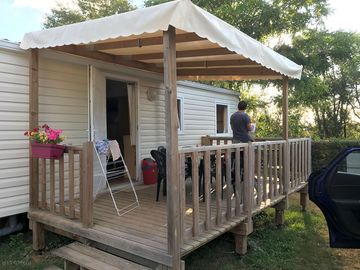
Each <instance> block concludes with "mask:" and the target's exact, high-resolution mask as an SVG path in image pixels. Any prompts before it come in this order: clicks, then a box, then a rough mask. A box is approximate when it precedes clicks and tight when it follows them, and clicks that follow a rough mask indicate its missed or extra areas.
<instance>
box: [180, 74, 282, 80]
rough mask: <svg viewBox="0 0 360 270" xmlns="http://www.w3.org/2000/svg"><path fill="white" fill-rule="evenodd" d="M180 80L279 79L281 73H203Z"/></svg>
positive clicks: (183, 77)
mask: <svg viewBox="0 0 360 270" xmlns="http://www.w3.org/2000/svg"><path fill="white" fill-rule="evenodd" d="M177 78H178V80H184V81H251V80H279V79H281V78H282V76H281V75H246V76H245V75H242V76H240V75H201V76H196V75H193V76H178V77H177Z"/></svg>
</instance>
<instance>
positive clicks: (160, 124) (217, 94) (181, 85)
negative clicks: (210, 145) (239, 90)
mask: <svg viewBox="0 0 360 270" xmlns="http://www.w3.org/2000/svg"><path fill="white" fill-rule="evenodd" d="M177 90H178V97H179V98H183V106H184V109H183V111H184V116H183V120H184V130H183V131H182V132H179V145H180V147H183V146H196V145H200V144H201V137H202V136H205V135H216V104H222V105H228V106H229V115H231V114H232V113H233V112H235V111H236V110H237V104H238V94H236V93H233V92H231V91H229V90H224V89H220V88H216V87H211V86H206V85H202V84H199V83H193V82H178V88H177ZM139 102H140V106H139V117H140V118H139V135H140V142H141V143H140V144H141V153H140V157H141V159H143V158H147V157H150V151H151V150H153V149H156V148H157V147H158V146H160V145H163V146H165V142H166V138H165V90H164V85H163V84H159V83H151V82H150V81H142V83H141V89H140V101H139ZM228 118H229V117H228ZM229 130H230V133H228V135H231V129H230V128H229Z"/></svg>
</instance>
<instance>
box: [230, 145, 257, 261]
mask: <svg viewBox="0 0 360 270" xmlns="http://www.w3.org/2000/svg"><path fill="white" fill-rule="evenodd" d="M254 170H255V150H254V146H253V145H252V143H249V144H248V146H247V147H246V148H245V151H244V214H245V215H246V216H247V218H246V219H245V221H244V222H242V223H240V224H239V225H238V226H237V227H235V228H234V229H233V230H232V232H233V233H234V236H235V252H236V253H238V254H240V255H244V254H245V253H246V252H247V237H248V235H249V234H250V233H252V232H253V222H252V208H253V203H254V177H255V172H254Z"/></svg>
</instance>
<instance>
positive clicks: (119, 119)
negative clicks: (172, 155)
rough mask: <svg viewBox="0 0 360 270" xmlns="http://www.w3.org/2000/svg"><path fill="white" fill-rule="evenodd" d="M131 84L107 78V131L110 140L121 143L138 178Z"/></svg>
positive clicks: (122, 149) (132, 173) (130, 166)
mask: <svg viewBox="0 0 360 270" xmlns="http://www.w3.org/2000/svg"><path fill="white" fill-rule="evenodd" d="M129 89H130V91H132V90H133V87H131V84H129V83H127V82H124V81H118V80H112V79H106V133H107V138H108V139H109V140H116V141H117V142H118V143H119V146H120V149H121V153H122V154H123V157H124V160H125V163H126V165H127V167H128V170H129V172H130V175H131V178H133V179H134V178H136V147H135V145H132V144H131V139H130V134H131V124H130V121H131V120H130V119H131V117H130V106H129V102H131V99H129V95H128V91H129Z"/></svg>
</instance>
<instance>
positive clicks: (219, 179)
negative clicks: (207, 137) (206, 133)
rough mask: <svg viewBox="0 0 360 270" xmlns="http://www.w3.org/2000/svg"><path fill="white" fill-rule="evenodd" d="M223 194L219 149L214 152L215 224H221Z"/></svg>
mask: <svg viewBox="0 0 360 270" xmlns="http://www.w3.org/2000/svg"><path fill="white" fill-rule="evenodd" d="M222 192H223V186H222V164H221V149H218V150H216V224H217V225H220V224H221V215H222V209H221V197H222Z"/></svg>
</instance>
